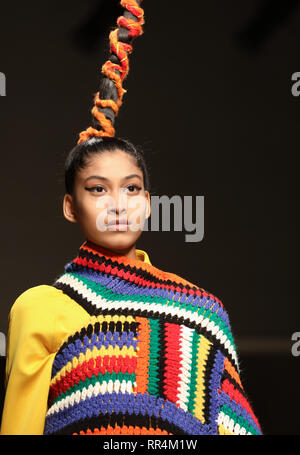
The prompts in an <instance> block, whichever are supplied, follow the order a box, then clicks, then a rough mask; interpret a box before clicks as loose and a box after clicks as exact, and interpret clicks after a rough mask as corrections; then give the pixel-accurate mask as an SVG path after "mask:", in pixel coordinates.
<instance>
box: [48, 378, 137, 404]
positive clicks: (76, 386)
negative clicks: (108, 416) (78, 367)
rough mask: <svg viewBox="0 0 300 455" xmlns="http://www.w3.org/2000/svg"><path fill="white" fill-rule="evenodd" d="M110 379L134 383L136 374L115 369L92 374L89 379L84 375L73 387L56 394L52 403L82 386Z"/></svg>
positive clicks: (101, 382) (80, 388)
mask: <svg viewBox="0 0 300 455" xmlns="http://www.w3.org/2000/svg"><path fill="white" fill-rule="evenodd" d="M110 380H112V381H113V382H115V381H117V380H119V381H120V382H122V381H123V380H125V381H126V382H129V381H131V382H132V384H134V382H135V380H136V374H134V373H132V374H129V373H116V372H115V371H113V372H112V373H109V372H105V373H104V374H101V373H99V375H98V376H96V375H94V374H93V375H92V376H91V379H89V378H88V377H86V379H85V380H84V381H82V380H80V381H79V383H78V384H75V385H74V386H73V387H70V388H69V389H68V390H66V392H65V393H62V394H60V395H58V397H57V398H56V399H55V400H54V401H53V404H54V403H56V402H57V401H60V400H62V399H64V398H67V397H68V396H69V395H71V394H72V393H76V392H77V391H78V390H80V391H82V390H83V388H84V387H85V388H86V389H87V388H88V387H89V386H90V385H91V384H92V385H93V386H95V384H96V382H99V383H100V384H101V385H102V384H103V382H104V381H106V382H108V381H110Z"/></svg>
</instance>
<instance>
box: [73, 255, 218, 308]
mask: <svg viewBox="0 0 300 455" xmlns="http://www.w3.org/2000/svg"><path fill="white" fill-rule="evenodd" d="M73 262H74V263H75V264H78V265H81V266H84V267H88V268H91V269H94V270H98V271H100V272H104V273H108V274H110V275H116V276H118V277H120V278H124V279H125V280H127V281H130V282H133V281H134V282H135V283H136V284H139V285H142V286H146V287H152V288H157V289H167V290H171V291H177V292H183V293H187V292H188V293H189V294H195V295H197V296H202V295H203V296H209V294H207V293H206V292H203V291H202V292H201V291H200V290H196V291H194V290H193V289H189V291H188V290H187V289H186V288H182V289H181V288H180V287H179V286H177V285H167V284H161V283H154V282H153V281H150V280H145V279H144V278H143V277H141V276H139V275H136V273H131V272H130V271H129V270H128V271H127V272H125V271H124V270H123V269H118V267H117V266H115V267H113V268H112V266H111V265H105V263H102V264H99V263H98V262H97V261H95V262H93V261H92V260H91V259H90V260H89V261H87V260H86V258H81V257H80V256H77V257H76V258H75V259H74V261H73ZM214 298H215V297H214ZM215 300H217V299H216V298H215Z"/></svg>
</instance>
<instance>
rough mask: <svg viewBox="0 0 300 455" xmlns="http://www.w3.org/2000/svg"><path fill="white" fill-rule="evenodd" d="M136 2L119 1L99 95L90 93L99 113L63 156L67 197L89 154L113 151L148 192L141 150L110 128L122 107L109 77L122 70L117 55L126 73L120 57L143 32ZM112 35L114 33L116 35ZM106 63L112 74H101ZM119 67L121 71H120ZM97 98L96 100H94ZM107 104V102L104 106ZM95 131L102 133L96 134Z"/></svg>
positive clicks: (139, 9) (141, 19) (141, 15)
mask: <svg viewBox="0 0 300 455" xmlns="http://www.w3.org/2000/svg"><path fill="white" fill-rule="evenodd" d="M140 3H141V0H135V5H131V6H130V5H128V4H127V3H126V2H123V1H121V4H122V6H123V8H124V12H123V16H122V17H119V19H118V25H119V26H118V28H117V29H115V30H114V32H111V34H110V40H111V46H110V56H109V59H108V61H107V62H106V64H105V65H104V66H103V67H102V74H101V77H100V84H99V92H98V93H96V94H94V97H95V98H94V103H95V106H94V109H95V110H96V111H97V112H98V113H99V114H100V118H99V116H97V115H96V113H95V111H94V109H93V110H92V112H93V117H92V120H93V127H90V128H88V129H87V130H86V131H83V132H82V133H80V140H79V141H78V142H77V145H76V146H75V147H74V148H73V149H72V150H71V152H70V153H69V155H68V156H67V159H66V161H65V190H66V193H67V194H71V195H74V184H75V178H76V175H77V172H78V171H79V170H80V169H83V168H84V167H85V166H86V165H87V163H88V160H89V158H91V156H92V155H95V154H97V155H99V154H101V153H104V152H114V151H116V150H121V151H123V152H125V153H128V154H129V155H130V156H132V157H133V158H135V160H136V164H137V167H138V168H139V169H141V170H142V172H143V177H144V188H145V190H146V191H149V192H150V178H149V170H148V167H147V164H146V161H145V157H144V153H143V151H142V149H141V148H139V147H136V146H134V145H133V144H132V143H131V142H129V141H128V140H126V139H121V138H117V137H115V136H114V128H113V125H114V122H115V115H116V113H117V111H118V107H119V105H121V104H122V103H121V98H122V96H123V95H122V94H121V92H120V87H119V86H118V87H119V89H118V88H117V86H116V82H115V77H113V76H112V72H114V73H115V76H117V78H120V77H121V73H120V71H125V69H124V68H123V67H122V61H121V60H120V55H121V56H122V60H123V61H126V62H125V63H124V65H125V66H126V65H127V68H126V71H127V72H128V70H129V63H128V58H127V57H126V58H124V55H127V54H128V53H130V52H131V51H132V46H131V45H132V42H133V40H134V38H135V37H136V36H138V35H140V34H142V33H143V29H142V25H143V24H144V18H143V15H144V11H143V10H142V9H141V8H140ZM133 6H134V8H132V7H133ZM133 24H135V25H136V26H137V27H138V28H137V29H136V28H135V27H133ZM134 31H135V32H134ZM136 31H137V33H136ZM115 32H116V33H117V34H116V35H115ZM133 32H134V33H133ZM113 35H114V36H113ZM114 39H117V44H118V45H117V46H115V45H113V41H114ZM115 44H116V43H115ZM121 51H122V52H123V53H122V52H121ZM119 52H121V54H118V53H119ZM124 53H125V54H124ZM107 64H108V65H109V68H111V66H110V65H111V64H112V65H115V66H114V70H113V71H112V70H111V69H110V70H109V71H108V72H107V71H105V70H104V68H105V67H106V65H107ZM118 68H119V69H118ZM121 68H123V70H122V69H121ZM126 71H125V73H126ZM121 85H122V84H121ZM122 90H123V88H122V87H121V91H122ZM122 93H123V92H122ZM98 95H99V98H98V100H97V96H98ZM101 101H102V102H101ZM107 101H109V102H110V103H108V104H107ZM117 104H118V106H117ZM106 129H107V130H106ZM98 132H99V133H102V134H98Z"/></svg>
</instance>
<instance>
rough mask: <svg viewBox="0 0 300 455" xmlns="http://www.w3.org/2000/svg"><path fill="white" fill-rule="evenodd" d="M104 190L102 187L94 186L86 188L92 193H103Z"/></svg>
mask: <svg viewBox="0 0 300 455" xmlns="http://www.w3.org/2000/svg"><path fill="white" fill-rule="evenodd" d="M103 189H104V188H103V187H102V186H92V187H91V188H85V190H87V191H89V192H90V193H102V191H100V190H103Z"/></svg>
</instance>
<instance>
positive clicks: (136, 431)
mask: <svg viewBox="0 0 300 455" xmlns="http://www.w3.org/2000/svg"><path fill="white" fill-rule="evenodd" d="M111 434H115V435H119V434H121V435H122V434H132V435H146V434H162V435H172V434H173V433H168V432H167V431H166V430H161V429H160V428H152V427H150V428H146V427H138V426H134V427H133V426H132V425H130V426H129V427H128V426H126V425H124V426H123V427H119V426H118V425H116V426H115V427H112V426H111V425H109V426H108V427H107V428H105V427H101V428H100V430H99V428H94V429H93V430H90V429H88V430H87V431H86V432H85V431H83V430H82V431H80V432H79V435H85V436H88V435H91V436H93V435H111ZM73 435H75V436H78V433H73Z"/></svg>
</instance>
